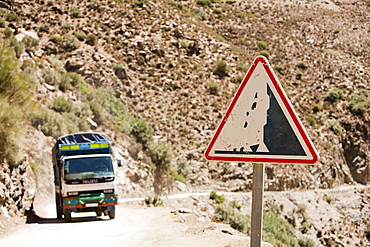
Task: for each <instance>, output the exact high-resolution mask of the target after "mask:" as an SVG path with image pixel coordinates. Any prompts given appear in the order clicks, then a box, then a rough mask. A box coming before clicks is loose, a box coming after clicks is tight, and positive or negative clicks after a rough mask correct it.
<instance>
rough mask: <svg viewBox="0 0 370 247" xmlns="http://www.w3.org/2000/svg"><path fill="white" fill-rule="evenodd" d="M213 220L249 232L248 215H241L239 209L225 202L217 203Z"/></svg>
mask: <svg viewBox="0 0 370 247" xmlns="http://www.w3.org/2000/svg"><path fill="white" fill-rule="evenodd" d="M215 220H216V221H220V222H223V223H226V224H229V225H230V226H231V227H232V228H234V229H236V230H238V231H240V232H243V233H248V234H249V233H250V230H251V229H250V224H251V218H250V216H247V215H243V214H241V213H240V212H239V210H237V209H235V208H234V207H232V206H230V205H228V204H227V203H221V204H218V205H217V206H216V208H215Z"/></svg>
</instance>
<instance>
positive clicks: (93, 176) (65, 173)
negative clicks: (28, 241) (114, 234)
mask: <svg viewBox="0 0 370 247" xmlns="http://www.w3.org/2000/svg"><path fill="white" fill-rule="evenodd" d="M52 156H53V157H52V160H53V170H54V185H55V204H56V213H57V218H58V219H63V216H64V220H65V221H67V222H71V221H72V213H78V212H96V215H97V216H102V214H104V215H108V216H109V219H114V218H115V215H116V210H115V206H116V205H117V204H118V196H117V193H116V186H115V182H116V177H115V167H114V165H113V158H112V147H111V141H110V139H109V137H108V136H107V135H105V134H102V133H95V132H89V133H75V134H69V135H65V136H62V137H59V138H58V139H57V140H56V142H55V144H54V146H53V149H52ZM117 163H118V164H120V162H117Z"/></svg>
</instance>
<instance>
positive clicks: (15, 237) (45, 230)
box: [0, 202, 249, 247]
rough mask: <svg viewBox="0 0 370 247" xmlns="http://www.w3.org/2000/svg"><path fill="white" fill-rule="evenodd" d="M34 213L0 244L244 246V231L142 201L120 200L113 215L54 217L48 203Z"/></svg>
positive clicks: (30, 245) (246, 239) (28, 246)
mask: <svg viewBox="0 0 370 247" xmlns="http://www.w3.org/2000/svg"><path fill="white" fill-rule="evenodd" d="M36 213H37V216H38V217H39V218H38V217H37V218H35V219H33V220H31V222H33V223H28V224H21V225H19V226H18V227H17V228H16V229H14V230H12V231H11V232H8V233H6V234H4V235H2V236H0V246H17V247H22V246H27V247H32V246H35V247H36V246H37V247H42V246H66V245H74V246H107V245H109V246H125V247H131V246H135V247H136V246H143V247H145V246H180V247H181V246H184V247H185V246H207V247H208V246H216V247H217V246H249V238H248V237H247V236H245V235H242V234H235V235H234V234H228V233H224V232H222V230H221V228H222V227H224V228H229V226H226V225H223V224H218V223H214V222H202V221H200V220H199V219H198V218H197V217H196V216H195V215H193V214H173V213H171V209H170V208H168V207H166V206H163V207H147V206H145V205H143V204H142V203H141V202H126V203H121V204H120V205H118V206H117V208H116V213H117V214H116V219H114V220H109V217H108V216H103V217H96V216H95V213H78V214H73V215H72V216H73V217H74V218H73V221H72V222H70V223H65V222H64V220H58V219H56V215H55V212H54V207H53V205H48V206H47V207H43V210H38V211H37V209H36Z"/></svg>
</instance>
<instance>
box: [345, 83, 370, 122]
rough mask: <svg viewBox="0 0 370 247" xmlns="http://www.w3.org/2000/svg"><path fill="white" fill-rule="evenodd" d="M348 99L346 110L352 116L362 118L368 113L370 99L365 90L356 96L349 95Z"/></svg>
mask: <svg viewBox="0 0 370 247" xmlns="http://www.w3.org/2000/svg"><path fill="white" fill-rule="evenodd" d="M350 99H351V100H350V102H349V104H348V108H349V110H350V111H351V112H352V113H353V114H355V115H360V116H362V115H363V114H364V113H365V112H366V111H368V109H369V107H370V98H369V92H368V91H367V90H365V89H362V90H360V92H359V93H358V94H351V95H350Z"/></svg>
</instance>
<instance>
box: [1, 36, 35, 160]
mask: <svg viewBox="0 0 370 247" xmlns="http://www.w3.org/2000/svg"><path fill="white" fill-rule="evenodd" d="M19 71H20V65H19V61H18V59H17V57H16V54H15V52H14V50H13V49H12V47H11V46H10V44H9V42H7V41H4V40H0V109H1V110H0V136H1V138H0V162H1V163H3V162H4V161H7V162H8V163H10V164H11V165H16V164H17V162H19V161H20V160H21V158H22V156H23V155H22V153H21V148H22V143H23V138H24V134H25V131H26V126H25V124H24V123H25V121H26V119H27V112H28V111H29V110H31V109H32V103H31V96H32V94H31V90H32V87H31V84H30V83H29V81H28V78H27V76H26V75H25V74H24V73H20V72H19Z"/></svg>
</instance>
